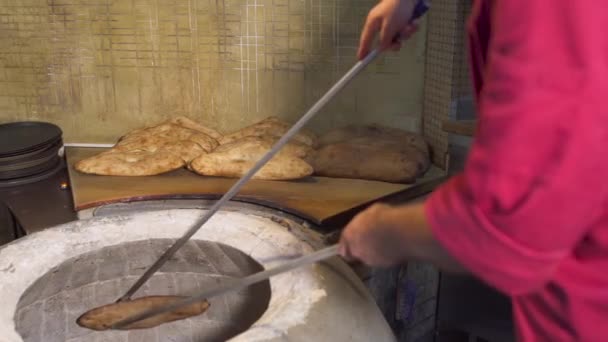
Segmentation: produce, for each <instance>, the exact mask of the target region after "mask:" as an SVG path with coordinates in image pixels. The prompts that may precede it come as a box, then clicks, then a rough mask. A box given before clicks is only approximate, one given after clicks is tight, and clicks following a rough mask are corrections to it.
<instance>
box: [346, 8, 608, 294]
mask: <svg viewBox="0 0 608 342" xmlns="http://www.w3.org/2000/svg"><path fill="white" fill-rule="evenodd" d="M495 4H496V5H495V6H496V7H495V8H494V13H493V18H492V28H491V30H492V34H493V36H492V40H491V42H490V47H489V51H488V55H487V56H486V58H487V59H488V63H487V67H486V70H485V76H484V77H485V79H484V88H483V90H482V93H481V94H480V95H479V96H480V98H479V104H480V106H479V111H480V120H479V127H478V130H477V134H476V137H475V141H474V143H473V145H472V148H471V151H470V155H469V159H468V161H467V164H466V167H465V170H464V172H463V173H462V174H461V175H458V176H456V177H454V178H452V179H451V180H450V181H449V182H447V183H446V184H444V185H443V186H442V187H440V188H439V189H438V190H437V191H435V192H434V193H433V194H432V195H431V196H430V198H429V199H428V201H427V202H426V203H425V204H424V207H423V209H424V211H423V212H424V213H425V214H424V215H421V212H422V211H421V207H420V206H414V207H408V206H404V207H397V208H393V209H387V208H382V207H376V208H370V209H369V211H365V212H363V213H361V214H360V215H359V216H357V217H356V218H355V219H354V220H353V221H352V222H351V223H350V224H349V225H348V226H347V227H346V229H345V230H344V232H343V240H342V246H343V248H342V252H343V253H344V255H347V256H354V257H356V258H358V259H361V260H362V261H363V262H366V263H369V264H376V265H390V264H393V263H396V262H401V261H403V260H404V259H407V258H417V259H424V260H431V261H433V262H435V263H436V264H438V265H439V266H441V267H443V268H446V269H452V270H458V269H460V267H458V265H459V264H460V265H462V266H463V267H464V268H466V269H467V270H469V271H470V272H471V273H474V274H475V275H477V276H478V277H480V278H481V279H483V280H484V281H486V282H487V283H489V284H491V285H493V286H494V287H496V288H498V289H499V290H501V291H502V292H504V293H506V294H509V295H520V294H524V293H529V292H531V291H535V290H537V289H538V288H540V287H542V286H544V285H545V284H546V283H547V282H548V281H550V280H551V279H552V277H553V275H554V272H555V270H556V269H557V267H559V265H560V263H561V262H562V261H563V260H564V258H565V257H566V256H568V255H570V254H571V253H573V252H574V251H573V249H574V248H575V246H576V245H577V244H578V243H579V242H580V241H581V239H583V238H585V236H586V234H587V233H588V232H589V230H590V229H591V228H592V227H593V225H594V224H595V223H596V222H598V221H599V220H600V219H601V215H603V213H604V211H605V206H606V205H607V194H608V182H606V181H605V175H606V174H608V167H607V165H608V163H607V162H606V159H605V158H603V157H601V156H604V155H605V152H604V149H605V146H607V145H608V141H607V136H608V133H607V127H608V119H607V115H606V114H605V112H604V111H603V110H602V108H603V104H602V97H603V96H605V94H607V93H608V88H607V87H606V84H607V83H606V82H605V80H604V79H603V77H602V75H603V74H602V73H601V72H598V71H601V70H603V69H602V68H603V64H604V63H605V62H604V61H605V56H604V55H603V53H604V52H603V46H605V45H603V44H602V42H603V41H604V38H603V37H602V35H599V34H598V32H599V30H598V29H599V27H601V25H602V23H601V21H600V20H599V19H598V20H596V19H595V17H594V16H593V13H594V11H593V8H592V7H593V6H592V5H590V2H572V1H567V0H556V1H553V2H552V3H551V6H545V3H544V2H543V1H538V0H535V1H530V0H510V1H497V2H495ZM581 13H586V15H584V16H583V15H581ZM598 18H601V16H598ZM602 94H604V95H602ZM374 211H376V212H375V213H374ZM422 217H424V219H423V218H422Z"/></svg>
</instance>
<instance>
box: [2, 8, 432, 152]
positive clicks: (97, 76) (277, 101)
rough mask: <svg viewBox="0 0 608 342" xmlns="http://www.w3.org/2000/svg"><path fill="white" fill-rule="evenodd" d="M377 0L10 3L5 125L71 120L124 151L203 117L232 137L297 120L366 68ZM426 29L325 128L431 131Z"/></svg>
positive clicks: (372, 74) (85, 133)
mask: <svg viewBox="0 0 608 342" xmlns="http://www.w3.org/2000/svg"><path fill="white" fill-rule="evenodd" d="M375 3H376V0H169V1H168V0H3V1H0V122H6V121H18V120H29V119H32V120H45V121H51V122H54V123H57V124H59V125H60V126H61V128H62V129H63V130H64V131H65V136H66V141H68V142H75V141H78V142H110V141H113V140H114V139H116V138H117V137H118V136H119V135H120V134H121V133H123V132H125V131H126V130H128V129H131V128H135V127H138V126H141V125H145V124H149V123H152V122H155V121H158V120H161V119H163V118H166V117H168V116H171V115H174V114H189V115H192V116H193V117H195V118H198V119H199V120H201V121H202V122H204V123H205V124H207V125H209V126H211V127H214V128H217V129H220V130H223V131H230V130H235V129H237V128H240V127H242V126H244V125H246V124H249V123H251V122H253V121H255V120H258V119H261V118H263V117H266V116H268V115H278V116H281V117H284V118H286V119H292V120H295V119H297V118H298V117H299V116H301V115H302V114H303V112H304V111H305V110H306V109H307V108H308V107H309V106H310V105H311V104H312V103H314V101H315V100H316V99H317V98H318V97H320V96H321V95H322V93H323V92H324V91H325V90H326V89H328V88H329V87H330V86H331V84H332V83H333V82H334V81H336V80H337V79H338V78H339V77H341V75H342V74H343V73H344V72H345V71H346V70H347V69H348V68H349V67H351V66H352V65H353V63H354V62H355V58H354V55H355V52H356V46H357V42H358V39H359V32H360V29H361V24H362V23H363V21H364V19H365V16H366V14H367V12H368V10H369V9H370V8H371V7H372V6H373V5H374V4H375ZM425 29H426V28H425V25H424V24H423V25H422V30H421V32H420V34H418V35H416V36H415V38H414V39H412V40H411V41H410V42H408V43H407V44H406V47H405V49H404V50H403V51H402V52H400V53H399V54H393V53H390V54H387V55H385V56H383V57H382V58H381V59H380V60H378V61H377V62H376V63H375V64H374V65H372V66H371V67H370V68H369V70H367V71H366V72H365V74H364V75H362V77H360V78H359V79H357V80H356V81H355V82H354V83H353V84H351V86H350V87H349V88H348V89H347V90H346V91H345V92H344V93H342V94H341V95H340V97H339V98H338V99H336V101H334V102H333V103H332V104H331V105H330V106H329V107H328V108H327V110H325V111H324V112H323V113H321V114H320V116H319V117H318V118H317V119H315V120H314V122H313V123H312V126H313V128H314V129H316V130H317V131H323V130H325V129H327V128H329V127H332V126H336V125H341V124H345V123H348V122H372V121H373V122H379V123H383V124H388V125H391V126H397V127H401V128H406V129H410V130H419V128H420V117H421V113H422V91H423V79H424V54H425V36H426V34H425Z"/></svg>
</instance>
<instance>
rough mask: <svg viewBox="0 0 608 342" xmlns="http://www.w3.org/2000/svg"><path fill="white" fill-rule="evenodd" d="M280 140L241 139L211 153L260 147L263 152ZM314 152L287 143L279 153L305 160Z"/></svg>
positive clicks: (266, 138) (260, 137) (270, 137)
mask: <svg viewBox="0 0 608 342" xmlns="http://www.w3.org/2000/svg"><path fill="white" fill-rule="evenodd" d="M279 139H280V138H277V137H274V136H255V137H254V136H249V137H243V138H241V139H239V140H235V141H233V142H229V143H226V144H223V145H220V146H218V147H217V148H216V149H215V150H214V151H213V152H225V151H228V150H233V149H237V148H247V146H253V145H256V146H261V147H262V148H264V149H265V150H267V151H269V150H270V149H271V148H272V147H273V146H274V145H275V144H276V143H277V141H278V140H279ZM313 151H314V150H313V149H312V147H310V146H308V145H305V144H302V143H299V142H296V141H290V142H287V144H285V145H284V146H283V148H282V149H281V151H279V153H280V154H286V155H290V156H293V157H298V158H306V157H308V156H309V155H310V154H311V153H312V152H313Z"/></svg>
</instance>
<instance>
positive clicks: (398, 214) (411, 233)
mask: <svg viewBox="0 0 608 342" xmlns="http://www.w3.org/2000/svg"><path fill="white" fill-rule="evenodd" d="M386 216H387V217H386V219H387V220H389V221H390V222H392V224H391V226H393V227H394V229H395V232H394V234H395V236H397V237H398V239H399V240H400V244H401V246H403V248H402V252H403V258H404V260H411V259H416V260H422V261H428V262H431V263H433V264H435V265H436V266H437V267H439V268H441V269H443V270H446V271H450V272H466V270H465V268H464V267H462V265H460V263H459V262H458V261H456V259H454V258H453V257H452V256H451V255H450V254H449V253H448V252H447V251H446V250H445V249H444V248H443V247H442V246H441V245H440V244H439V242H438V241H437V239H436V238H435V237H434V236H433V233H432V231H431V228H430V226H429V223H428V221H427V219H426V215H425V212H424V204H422V203H419V204H413V205H404V206H399V207H394V208H392V209H391V210H390V211H389V212H388V213H387V214H386Z"/></svg>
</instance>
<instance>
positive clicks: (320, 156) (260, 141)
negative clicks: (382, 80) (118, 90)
mask: <svg viewBox="0 0 608 342" xmlns="http://www.w3.org/2000/svg"><path fill="white" fill-rule="evenodd" d="M290 127H291V125H289V124H288V123H286V122H284V121H281V120H280V119H278V118H276V117H269V118H266V119H264V120H262V121H259V122H257V123H255V124H253V125H250V126H247V127H245V128H243V129H241V130H239V131H236V132H233V133H230V134H227V135H222V134H221V133H219V132H217V131H215V130H213V129H211V128H208V127H205V126H203V125H200V124H199V123H197V122H195V121H193V120H191V119H189V118H187V117H185V116H180V117H177V118H173V119H171V120H167V121H165V122H162V123H160V124H158V125H156V126H152V127H145V128H142V129H137V130H134V131H131V132H129V133H128V134H126V135H124V136H123V137H121V138H120V140H119V141H118V143H117V144H116V145H115V146H114V147H113V148H112V149H110V150H109V151H107V152H103V153H100V154H98V155H96V156H93V157H90V158H87V159H84V160H81V161H79V162H77V163H76V165H75V168H76V170H78V171H80V172H84V173H90V174H97V175H112V176H149V175H157V174H161V173H165V172H169V171H173V170H176V169H179V168H182V167H184V166H187V168H188V169H189V170H191V171H193V172H195V173H197V174H200V175H204V176H215V177H230V178H239V177H242V176H243V175H244V174H245V173H247V172H248V171H249V170H250V169H251V168H252V167H253V166H254V165H255V163H256V162H257V161H259V160H260V159H261V158H262V157H263V156H264V154H265V153H267V152H268V151H269V150H270V149H271V148H272V146H273V145H274V144H275V143H276V142H277V141H278V140H279V139H280V138H281V137H282V136H283V135H284V134H285V133H286V132H287V131H288V130H289V128H290ZM429 166H430V158H429V149H428V146H427V144H426V142H425V141H424V139H423V138H422V137H421V136H420V135H418V134H414V133H410V132H406V131H403V130H399V129H395V128H388V127H383V126H379V125H366V126H356V125H351V126H345V127H341V128H338V129H335V130H332V131H330V132H328V133H326V134H325V135H323V136H322V137H320V138H317V137H316V136H315V135H314V134H313V133H311V132H307V131H300V132H299V133H298V134H296V136H294V137H293V138H292V139H291V140H290V141H289V142H288V143H287V144H286V145H285V146H284V147H283V148H282V149H281V151H280V152H279V153H278V154H276V155H275V156H274V157H273V158H272V159H271V160H270V161H269V162H268V163H267V164H266V165H264V166H263V167H262V168H261V169H260V170H259V171H258V172H257V173H256V175H255V176H254V179H264V180H294V179H300V178H304V177H307V176H310V175H312V174H316V175H318V176H325V177H336V178H355V179H368V180H377V181H384V182H392V183H410V182H414V181H415V180H416V178H417V177H420V176H421V175H422V174H424V173H425V172H426V170H427V169H428V167H429Z"/></svg>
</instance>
